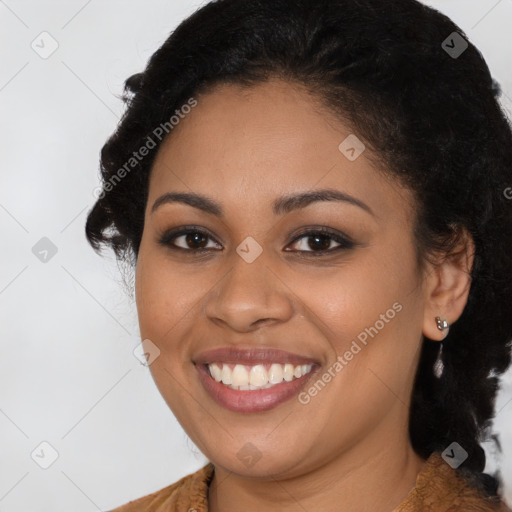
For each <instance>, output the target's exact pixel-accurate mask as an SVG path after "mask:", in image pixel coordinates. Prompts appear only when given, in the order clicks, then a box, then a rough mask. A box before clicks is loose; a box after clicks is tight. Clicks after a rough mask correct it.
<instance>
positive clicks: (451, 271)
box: [423, 227, 475, 341]
mask: <svg viewBox="0 0 512 512" xmlns="http://www.w3.org/2000/svg"><path fill="white" fill-rule="evenodd" d="M474 254H475V244H474V242H473V238H472V237H471V235H470V234H469V233H468V231H467V230H466V229H464V228H462V227H461V228H459V230H458V237H457V243H456V245H455V247H454V248H453V250H452V251H451V252H450V253H449V254H443V255H441V256H440V257H439V258H438V260H437V261H436V264H435V265H432V264H431V263H429V264H428V266H429V267H430V268H429V271H428V272H427V274H426V276H425V280H426V286H425V314H424V319H423V334H424V335H425V336H426V337H427V338H430V339H431V340H439V341H441V340H442V339H443V338H444V337H445V336H446V331H441V330H440V329H438V327H437V324H436V320H435V318H436V317H437V316H439V317H441V319H443V320H446V321H447V322H448V325H451V324H453V323H454V322H455V321H456V320H457V319H458V318H459V317H460V315H461V314H462V311H463V310H464V308H465V306H466V303H467V300H468V296H469V289H470V287H471V269H472V268H473V259H474Z"/></svg>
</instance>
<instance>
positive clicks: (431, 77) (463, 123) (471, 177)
mask: <svg viewBox="0 0 512 512" xmlns="http://www.w3.org/2000/svg"><path fill="white" fill-rule="evenodd" d="M453 32H457V33H458V36H457V35H455V36H454V35H453ZM454 37H456V38H458V39H454ZM454 41H457V44H458V45H459V48H464V41H466V42H467V45H468V46H467V48H466V49H465V50H463V51H462V53H461V54H460V55H456V54H454V53H453V52H452V53H450V51H449V50H450V48H454V47H455V42H454ZM461 45H462V46H461ZM276 77H277V78H280V79H283V80H287V81H288V82H290V83H297V84H301V85H303V86H305V87H306V88H307V90H308V91H310V92H311V93H312V94H313V95H314V96H316V97H317V98H319V99H320V100H321V101H322V102H323V103H324V104H325V105H327V106H328V107H329V108H330V109H331V111H332V112H333V113H334V114H336V115H337V116H338V117H339V119H342V120H343V121H345V122H347V123H349V126H351V127H352V128H353V129H354V131H355V133H357V134H358V137H359V138H360V139H362V140H363V142H364V143H365V144H366V145H367V146H368V147H369V148H370V149H371V151H370V152H369V153H371V154H373V155H376V161H377V163H378V164H379V168H380V169H381V170H382V172H383V173H386V174H388V175H389V176H392V177H394V178H395V179H398V180H399V181H400V182H401V183H402V184H404V185H405V186H407V187H408V189H409V190H411V192H412V193H413V195H414V197H415V198H416V212H417V216H416V218H415V230H414V236H415V238H416V247H417V255H418V261H419V263H420V265H422V264H423V263H425V261H428V260H429V259H430V256H432V255H433V254H438V253H439V251H441V253H442V254H447V253H449V252H450V251H451V250H452V249H453V248H454V247H455V244H456V243H457V241H458V240H459V238H458V237H459V236H460V234H461V232H462V231H463V230H467V232H469V233H470V234H471V236H472V238H473V241H474V243H475V254H474V262H473V267H472V269H471V288H470V292H469V297H468V302H467V305H466V307H465V309H464V311H463V313H462V315H461V317H460V318H459V319H458V321H456V322H455V323H454V324H453V325H452V326H451V329H450V332H449V334H448V336H447V337H446V338H445V340H444V343H443V362H444V367H445V369H444V372H443V374H442V376H441V378H437V377H436V376H435V375H434V373H433V364H434V361H435V359H436V356H437V352H438V349H439V344H438V343H435V342H434V341H433V340H430V339H428V338H426V337H424V341H423V344H422V349H421V355H420V361H419V366H418V370H417V374H416V380H415V383H414V389H413V394H412V402H411V409H410V420H409V434H410V438H411V442H412V445H413V448H414V450H415V451H416V452H417V453H418V454H419V455H421V456H422V457H423V458H425V459H426V458H428V457H429V456H430V454H432V452H434V451H443V450H444V449H445V448H446V447H447V446H448V445H450V444H451V443H452V442H453V441H457V442H458V443H459V444H460V445H461V446H462V447H463V448H464V449H465V450H466V451H467V452H468V454H469V457H468V458H467V460H466V461H465V462H464V463H463V464H462V465H461V466H460V467H459V468H458V471H460V472H461V474H463V475H464V476H465V477H467V478H469V479H470V480H471V481H472V483H473V484H474V485H476V486H477V487H478V488H479V489H480V490H482V491H484V492H485V493H486V494H487V495H488V496H490V497H497V496H498V491H499V486H500V483H501V482H500V476H499V473H497V474H495V475H494V476H491V475H487V474H485V473H483V471H484V467H485V461H486V457H485V451H484V450H483V448H482V447H481V446H480V442H482V441H486V440H488V435H489V432H490V429H491V427H492V419H493V417H494V406H495V396H496V393H497V391H498V389H499V380H498V378H499V376H500V375H501V374H502V373H503V372H504V371H505V370H506V369H507V367H508V366H509V364H510V357H511V351H510V348H511V342H512V314H511V313H510V305H511V304H512V286H511V277H512V214H511V207H512V203H511V201H510V200H507V197H506V196H507V194H506V193H505V191H506V190H508V188H507V185H508V186H510V185H512V133H511V126H510V124H509V121H508V119H507V116H506V114H505V113H504V111H503V110H502V109H501V107H500V105H499V102H498V97H499V94H500V88H499V86H498V85H497V83H496V82H495V81H494V80H493V79H492V77H491V75H490V72H489V69H488V67H487V65H486V63H485V61H484V59H483V57H482V55H481V53H480V52H479V50H478V49H477V48H475V46H474V45H473V44H471V43H470V42H469V41H468V38H467V37H466V35H465V34H464V32H463V31H462V30H461V29H460V28H459V27H458V26H457V25H455V24H454V23H453V22H452V21H451V20H450V19H449V18H448V17H446V16H444V15H443V14H441V13H439V12H438V11H436V10H435V9H432V8H430V7H427V6H425V5H423V4H421V3H419V2H418V1H416V0H393V1H389V2H388V1H383V0H251V1H245V0H217V1H213V2H210V3H208V4H206V5H205V6H203V7H202V8H200V9H199V10H198V11H197V12H195V13H194V14H193V15H192V16H190V17H189V18H187V19H186V20H185V21H183V22H182V23H181V24H180V25H179V26H178V27H177V29H176V30H175V31H174V32H173V33H172V34H171V35H170V37H169V38H168V39H167V40H166V41H165V43H164V44H163V45H162V46H161V48H159V49H158V50H157V51H156V52H155V53H154V55H153V56H152V57H151V59H150V60H149V62H148V65H147V67H146V69H145V70H144V72H142V73H139V74H136V75H134V76H132V77H130V78H129V79H128V80H126V83H125V94H124V96H123V99H124V101H125V102H126V105H127V108H126V111H125V114H124V116H123V118H122V119H121V121H120V123H119V125H118V127H117V129H116V131H115V133H114V134H113V135H112V136H111V137H110V138H109V140H108V141H107V143H106V144H105V145H104V147H103V149H102V152H101V178H102V187H103V188H102V190H101V193H100V194H99V198H98V200H97V201H96V203H95V204H94V206H93V208H92V209H91V210H90V212H89V213H88V217H87V223H86V236H87V239H88V241H89V242H90V244H91V245H92V246H93V247H94V249H95V250H96V251H98V252H101V247H102V245H108V246H109V247H111V248H112V249H113V250H114V252H115V254H116V257H117V260H118V261H124V262H126V261H130V265H132V264H135V263H136V261H137V255H138V251H139V245H140V241H141V236H142V231H143V228H144V212H145V207H146V202H147V195H148V183H149V175H150V172H151V168H152V163H153V161H154V158H155V156H156V153H157V151H158V147H159V146H160V143H161V140H160V139H157V138H156V137H154V134H155V128H156V127H158V126H163V125H164V123H167V125H166V126H167V127H169V119H170V118H171V116H173V115H174V114H175V113H176V111H177V110H179V109H180V107H182V106H183V105H185V104H187V102H190V98H191V97H193V96H195V97H197V96H199V95H200V94H204V93H207V92H208V91H211V90H212V88H213V86H214V85H216V84H221V83H235V84H239V85H243V86H247V87H250V86H252V85H254V84H258V83H262V82H264V81H266V80H268V79H270V78H276ZM167 132H169V133H171V135H172V132H171V130H170V129H166V133H167ZM152 134H153V135H152ZM171 135H169V136H171ZM148 137H151V138H152V140H153V141H154V142H155V143H156V149H153V150H152V151H151V152H149V154H148V155H147V156H146V157H145V158H143V159H137V160H136V161H135V160H134V161H131V160H130V158H131V157H132V156H133V154H134V151H135V152H136V151H137V150H138V149H139V148H141V147H142V146H144V145H145V144H147V141H148V140H149V139H148ZM164 138H165V137H161V139H162V140H164ZM155 139H156V141H155ZM127 161H131V162H132V164H133V165H131V168H130V169H129V170H127V166H126V162H127ZM123 166H124V169H125V172H124V173H121V174H122V179H120V171H121V169H122V168H123ZM461 228H463V229H461ZM493 437H495V436H493Z"/></svg>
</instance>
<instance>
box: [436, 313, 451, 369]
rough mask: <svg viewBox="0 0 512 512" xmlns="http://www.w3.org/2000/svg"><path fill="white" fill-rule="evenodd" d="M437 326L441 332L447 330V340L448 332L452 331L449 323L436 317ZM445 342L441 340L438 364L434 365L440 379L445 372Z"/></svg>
mask: <svg viewBox="0 0 512 512" xmlns="http://www.w3.org/2000/svg"><path fill="white" fill-rule="evenodd" d="M436 324H437V328H438V329H439V330H440V331H444V330H445V329H446V333H445V338H446V335H447V334H448V331H449V330H450V327H449V326H448V322H447V321H446V320H444V319H441V318H440V317H438V316H436ZM442 357H443V340H441V342H440V344H439V353H438V354H437V359H436V362H435V363H434V375H435V376H436V377H437V378H438V379H440V378H441V375H442V374H443V370H444V364H443V360H442Z"/></svg>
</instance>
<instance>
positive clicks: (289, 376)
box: [283, 364, 293, 382]
mask: <svg viewBox="0 0 512 512" xmlns="http://www.w3.org/2000/svg"><path fill="white" fill-rule="evenodd" d="M283 373H284V380H285V381H286V382H290V381H291V380H293V364H285V365H284V370H283Z"/></svg>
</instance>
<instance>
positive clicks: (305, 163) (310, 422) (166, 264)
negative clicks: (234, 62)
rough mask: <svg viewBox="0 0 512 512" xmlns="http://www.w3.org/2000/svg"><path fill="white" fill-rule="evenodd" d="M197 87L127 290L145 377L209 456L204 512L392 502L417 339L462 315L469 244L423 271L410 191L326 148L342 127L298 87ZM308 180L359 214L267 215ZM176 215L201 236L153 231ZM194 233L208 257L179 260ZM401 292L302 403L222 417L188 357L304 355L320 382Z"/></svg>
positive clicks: (352, 507) (329, 210) (163, 162)
mask: <svg viewBox="0 0 512 512" xmlns="http://www.w3.org/2000/svg"><path fill="white" fill-rule="evenodd" d="M197 99H198V105H197V106H196V107H195V108H194V109H193V110H192V112H191V113H190V114H188V115H187V116H186V118H185V119H183V120H182V121H180V124H179V125H178V126H177V127H175V128H174V130H173V132H172V136H170V137H168V138H167V139H166V140H165V141H164V143H163V145H162V146H161V148H160V149H159V152H158V155H157V157H156V160H155V162H154V166H153V170H152V173H151V177H150V186H149V197H148V203H147V208H146V214H145V221H144V222H145V224H144V232H143V237H142V242H141V245H140V251H139V255H138V262H137V268H136V301H137V309H138V314H139V323H140V330H141V336H142V339H150V340H151V341H152V342H153V343H154V344H155V345H157V346H158V347H159V349H160V351H161V352H160V356H159V357H158V358H157V359H155V361H154V362H153V363H152V364H151V365H150V370H151V372H152V376H153V378H154V380H155V383H156V385H157V387H158V389H159V391H160V392H161V394H162V396H163V398H164V399H165V401H166V402H167V404H168V405H169V407H170V408H171V410H172V411H173V413H174V414H175V416H176V418H177V419H178V421H179V422H180V424H181V425H182V427H183V428H184V430H185V431H186V433H187V434H188V435H189V437H190V438H191V439H192V441H193V442H194V443H195V444H196V446H197V447H198V448H199V449H200V450H201V451H202V452H203V453H204V454H205V455H206V457H208V459H209V460H211V461H212V462H213V463H214V465H215V473H214V478H213V481H212V482H211V485H210V488H209V510H211V511H212V512H220V511H222V512H234V511H240V510H244V511H246V512H252V511H254V512H255V511H261V510H280V511H290V512H291V511H304V510H310V511H311V510H323V511H337V512H339V511H345V510H346V511H356V512H359V511H391V510H392V509H393V508H394V507H396V506H397V505H398V504H399V503H400V502H401V501H403V499H404V498H405V496H406V495H407V493H408V492H409V491H410V490H411V489H412V488H413V487H414V485H415V480H416V477H417V474H418V473H419V471H420V470H421V469H422V467H423V465H424V463H425V460H424V459H422V458H421V457H419V456H418V455H417V454H416V453H415V452H414V451H413V449H412V446H411V444H410V440H409V436H408V431H407V428H408V414H409V404H410V396H411V391H412V386H413V379H414V376H415V372H416V368H417V364H418V358H419V350H420V347H421V342H422V336H423V335H425V336H428V337H429V338H431V339H434V340H441V339H443V338H444V336H445V334H444V333H443V332H441V331H440V330H438V329H437V327H436V323H435V317H436V316H441V317H442V318H445V319H446V320H447V321H448V323H449V324H452V323H453V322H454V321H456V320H457V318H459V316H460V315H461V313H462V311H463V309H464V306H465V304H466V301H467V296H468V292H469V286H470V278H469V274H468V272H469V270H470V268H471V265H472V248H473V246H472V241H471V240H470V239H469V238H468V237H465V238H464V239H463V244H462V245H461V246H460V247H459V249H460V254H461V256H460V257H458V258H451V259H447V260H445V261H442V262H440V264H439V265H438V266H433V265H431V264H427V266H426V267H425V269H424V270H420V269H419V268H418V267H417V263H416V248H415V245H414V240H413V235H412V227H413V219H414V211H415V210H414V200H413V196H412V194H411V193H410V192H409V191H408V190H407V189H404V188H402V187H400V186H399V185H398V184H397V183H396V182H392V181H391V180H389V179H386V178H385V177H384V174H383V173H381V172H379V171H378V169H376V168H375V167H374V165H373V164H372V163H371V161H370V159H369V158H368V156H369V149H366V151H364V152H363V153H362V154H361V155H360V156H359V157H358V158H357V159H356V160H355V161H349V160H348V159H347V158H345V156H344V155H343V154H342V153H341V152H340V151H339V149H338V145H339V144H340V143H341V142H342V141H343V140H344V139H345V138H346V137H347V136H348V135H349V134H350V133H353V130H352V129H351V128H350V127H348V126H346V125H344V124H342V123H341V122H340V121H339V120H337V119H336V118H335V117H334V116H333V115H331V114H330V113H329V111H328V110H327V109H325V108H324V107H322V105H321V104H320V103H319V102H318V101H317V100H316V99H315V98H314V97H312V96H311V95H309V94H308V93H307V92H306V91H305V90H304V89H302V88H301V87H299V86H297V85H291V84H290V83H287V82H283V81H280V80H277V79H275V80H270V81H268V82H265V83H264V84H261V85H257V86H254V87H251V88H242V87H240V86H238V85H221V86H217V87H215V88H214V89H213V90H211V91H210V92H208V93H205V94H204V95H201V96H199V97H197ZM320 188H333V189H336V190H339V191H343V192H345V193H348V194H350V195H351V196H353V197H356V198H358V199H359V200H361V201H364V203H365V204H366V205H368V206H369V207H370V208H371V210H372V212H373V215H372V214H370V213H368V212H367V211H365V210H364V209H363V208H360V207H358V206H356V205H353V204H350V203H348V202H337V201H323V202H314V203H312V204H310V205H309V206H307V207H305V208H302V209H298V210H294V211H291V212H288V213H284V214H280V215H274V213H273V212H272V206H271V205H272V202H273V201H274V200H275V199H277V198H278V197H280V196H283V195H288V194H293V193H299V192H306V191H311V190H315V189H320ZM167 192H195V193H200V194H203V195H205V196H208V197H209V198H211V199H213V200H215V201H217V202H218V203H220V205H221V206H222V209H223V210H224V215H223V216H222V217H217V216H215V215H212V214H209V213H206V212H203V211H201V210H199V209H197V208H194V207H192V206H190V205H186V204H182V203H172V204H171V203H168V204H163V205H161V206H160V207H159V208H157V209H156V210H155V211H154V212H152V211H151V207H152V205H153V203H154V202H155V200H156V199H157V198H159V197H160V196H161V195H162V194H165V193H167ZM185 225H195V226H200V227H201V228H202V229H203V230H206V231H208V233H209V235H210V236H211V238H206V239H201V238H199V243H196V245H194V243H193V241H192V245H191V244H190V243H189V244H187V243H186V240H185V237H184V236H181V237H178V238H176V239H174V244H176V245H178V246H179V247H184V248H185V249H183V250H182V251H179V249H177V250H174V251H173V250H172V248H171V247H172V245H168V246H164V245H162V244H159V243H158V241H159V239H160V237H161V236H162V235H163V234H164V233H165V231H166V230H169V229H171V228H175V227H179V226H185ZM320 226H325V227H328V228H331V229H332V230H334V231H336V232H339V233H340V234H345V235H346V236H348V237H349V238H350V239H351V240H352V241H354V242H355V244H356V245H355V247H353V248H351V249H341V250H338V251H334V250H333V251H332V252H331V253H328V252H327V250H328V249H334V248H336V247H338V246H339V244H338V243H337V242H336V241H334V240H332V239H330V238H327V239H323V243H325V244H326V245H325V246H323V247H324V248H320V249H318V248H316V246H315V245H314V243H313V244H311V241H312V240H311V237H308V236H305V237H302V238H298V236H299V235H301V234H302V232H303V231H307V229H305V228H311V227H320ZM248 236H251V237H252V238H254V239H255V240H256V241H257V242H258V243H259V245H260V246H261V248H262V249H263V252H262V254H261V255H260V256H259V257H258V258H257V259H256V260H255V261H253V262H252V263H247V262H246V261H245V260H244V259H242V258H241V257H240V256H239V255H238V254H237V252H236V248H237V246H238V245H239V244H240V243H241V242H242V241H243V240H244V239H245V238H246V237H248ZM196 240H197V239H196ZM294 240H295V241H294ZM313 242H314V240H313ZM171 243H172V242H170V244H171ZM201 244H202V245H203V246H207V248H211V251H210V252H209V253H208V254H206V255H203V256H200V255H199V256H198V255H193V254H192V252H191V251H192V249H193V248H194V247H198V246H200V245H201ZM312 245H313V246H312ZM187 248H188V251H189V252H186V251H187ZM285 248H288V249H289V250H285ZM319 251H323V253H324V254H323V255H320V256H316V257H315V255H313V256H311V254H312V252H316V253H318V252H319ZM397 302H398V303H399V304H401V306H402V309H401V311H400V312H398V313H397V314H396V315H395V317H394V318H393V319H392V320H389V321H388V322H387V323H385V326H384V327H383V328H382V329H380V330H379V332H378V334H377V335H375V336H374V337H373V338H369V341H368V344H367V346H365V347H363V349H362V350H361V351H360V352H359V353H358V354H357V355H355V356H354V358H353V359H352V360H351V361H350V362H348V364H347V365H346V366H345V367H344V368H343V370H342V371H340V372H338V373H337V374H336V376H335V378H333V379H332V380H331V381H330V382H329V383H328V384H327V385H326V386H325V387H324V388H323V389H322V391H321V392H319V393H318V394H317V395H316V396H315V397H313V398H312V399H311V401H310V402H309V403H307V404H301V403H299V401H298V400H297V399H296V397H294V398H292V399H290V400H288V401H287V402H285V403H282V404H280V405H279V406H277V407H275V408H274V409H271V410H268V411H264V412H259V413H249V414H241V413H237V412H232V411H229V410H227V409H224V408H223V407H221V406H220V405H218V404H217V403H216V402H214V401H213V400H212V399H211V398H210V396H209V395H208V394H207V392H206V391H205V390H204V389H203V387H202V385H201V382H200V381H199V378H198V375H197V371H196V369H195V367H194V364H193V362H192V359H193V357H194V356H195V355H197V354H198V353H199V352H201V351H204V350H207V349H213V348H220V347H225V346H240V347H243V348H247V347H255V346H257V347H275V348H280V349H283V350H287V351H290V352H294V353H298V354H301V355H305V356H310V357H314V358H315V359H318V360H319V361H320V362H321V365H322V366H321V368H320V369H319V370H318V376H319V377H321V375H322V374H324V373H325V372H326V370H327V369H328V368H329V367H332V365H333V363H334V362H335V361H336V357H337V355H342V356H343V354H344V353H345V352H346V351H347V349H348V348H349V347H350V345H351V343H352V341H353V340H354V339H356V337H357V335H358V334H359V333H361V332H362V331H364V329H365V328H367V327H369V326H374V325H375V323H376V321H377V320H379V318H381V316H380V315H382V314H385V313H386V311H387V310H388V309H390V308H392V305H393V304H394V303H397ZM316 380H317V377H313V382H314V381H316ZM248 441H250V442H251V443H252V444H253V445H254V446H255V447H256V449H257V451H258V453H259V455H260V458H259V459H258V460H257V461H256V463H254V464H253V465H251V466H250V467H247V466H246V465H245V464H244V463H243V461H241V460H240V459H239V458H238V457H237V453H238V452H239V451H240V450H241V449H242V448H243V447H244V445H246V443H247V442H248ZM245 449H247V448H245ZM263 507H266V508H263Z"/></svg>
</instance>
